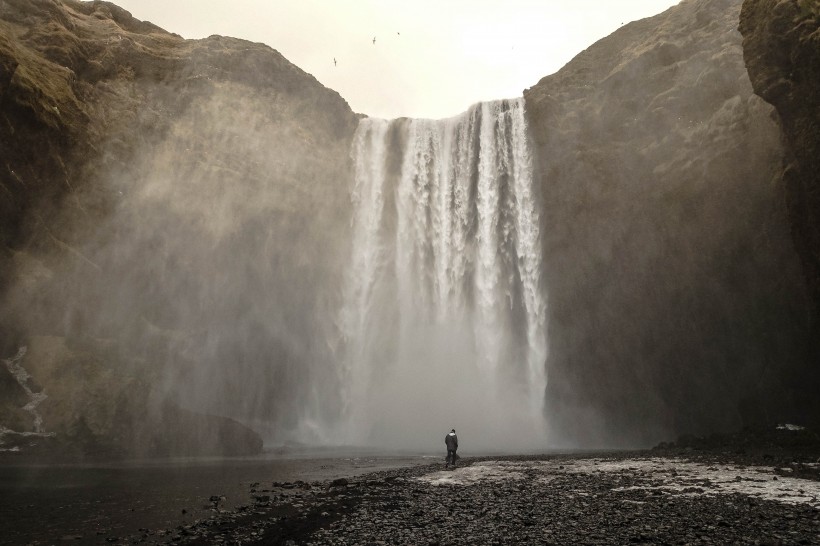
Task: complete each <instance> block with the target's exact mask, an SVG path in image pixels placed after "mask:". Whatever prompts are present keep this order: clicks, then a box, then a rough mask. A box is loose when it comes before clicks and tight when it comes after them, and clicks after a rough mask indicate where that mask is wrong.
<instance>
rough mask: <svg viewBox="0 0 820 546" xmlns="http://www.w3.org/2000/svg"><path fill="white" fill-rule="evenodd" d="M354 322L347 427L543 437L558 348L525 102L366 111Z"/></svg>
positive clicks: (360, 150)
mask: <svg viewBox="0 0 820 546" xmlns="http://www.w3.org/2000/svg"><path fill="white" fill-rule="evenodd" d="M351 153H352V157H353V160H354V164H355V187H354V191H353V195H352V200H353V206H354V217H353V245H352V257H351V261H350V268H349V270H348V271H347V277H346V292H345V294H344V305H343V309H342V311H341V315H340V319H339V323H340V327H341V330H342V335H343V354H342V356H341V360H342V363H341V365H340V368H339V373H340V385H341V388H342V393H341V394H342V396H341V400H342V401H343V404H344V407H343V408H342V412H341V422H342V426H341V427H340V428H339V430H338V432H339V435H340V440H341V441H343V442H346V443H353V444H377V445H387V446H393V447H419V446H424V445H434V444H435V445H437V444H438V443H440V442H439V440H441V439H440V438H438V436H442V438H443V433H444V432H446V431H449V429H450V428H452V427H456V428H457V429H460V430H459V434H460V436H461V437H463V438H464V439H463V440H462V442H463V443H465V445H472V446H473V447H475V448H478V447H481V448H482V449H502V450H503V449H519V450H520V449H524V448H526V447H527V446H530V447H533V448H536V447H539V446H542V445H543V438H544V437H545V434H546V431H545V421H544V416H543V396H544V391H545V388H546V381H547V378H546V373H545V369H544V361H545V358H546V353H547V346H546V339H545V336H546V327H545V305H546V303H545V298H544V296H543V294H542V290H541V284H540V271H541V247H540V243H539V218H538V205H537V203H536V199H535V196H534V191H533V180H532V159H531V155H530V148H529V144H528V137H527V125H526V117H525V112H524V101H523V99H513V100H502V101H495V102H487V103H481V104H477V105H474V106H473V107H471V108H470V109H469V110H468V111H467V112H465V113H463V114H461V115H459V116H456V117H453V118H449V119H445V120H426V119H397V120H392V121H387V120H382V119H370V118H365V119H362V120H361V121H360V124H359V127H358V130H357V132H356V135H355V139H354V143H353V148H352V152H351Z"/></svg>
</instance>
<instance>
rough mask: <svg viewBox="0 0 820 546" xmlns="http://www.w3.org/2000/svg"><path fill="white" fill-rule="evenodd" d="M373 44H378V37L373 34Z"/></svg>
mask: <svg viewBox="0 0 820 546" xmlns="http://www.w3.org/2000/svg"><path fill="white" fill-rule="evenodd" d="M373 45H376V37H375V36H373Z"/></svg>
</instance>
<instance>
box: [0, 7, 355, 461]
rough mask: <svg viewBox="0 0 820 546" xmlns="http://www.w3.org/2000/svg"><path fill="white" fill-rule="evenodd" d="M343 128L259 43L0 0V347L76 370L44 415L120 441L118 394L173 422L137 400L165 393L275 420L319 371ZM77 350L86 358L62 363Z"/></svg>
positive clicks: (286, 417) (341, 235)
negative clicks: (24, 350) (23, 349)
mask: <svg viewBox="0 0 820 546" xmlns="http://www.w3.org/2000/svg"><path fill="white" fill-rule="evenodd" d="M356 124H357V117H356V115H354V113H353V112H352V111H351V110H350V108H349V106H348V105H347V103H346V102H345V101H344V100H343V99H342V98H341V97H340V96H339V95H338V94H337V93H335V92H334V91H331V90H329V89H326V88H324V87H322V86H321V85H320V84H319V83H318V82H317V81H316V80H315V79H314V78H313V77H312V76H310V75H309V74H306V73H304V72H303V71H301V70H300V69H298V68H297V67H295V66H294V65H292V64H291V63H289V62H288V61H287V60H286V59H284V58H283V57H282V56H281V55H280V54H279V53H277V52H276V51H274V50H272V49H270V48H269V47H267V46H264V45H262V44H254V43H250V42H246V41H242V40H236V39H231V38H223V37H219V36H212V37H210V38H207V39H204V40H196V41H189V40H183V39H182V38H180V37H179V36H177V35H174V34H170V33H168V32H165V31H164V30H162V29H160V28H158V27H156V26H154V25H152V24H150V23H146V22H142V21H138V20H136V19H134V18H133V17H131V15H130V14H129V13H128V12H126V11H124V10H122V9H121V8H118V7H117V6H115V5H113V4H110V3H107V2H75V1H70V0H66V1H56V0H33V1H29V0H0V286H2V287H3V289H2V293H0V302H1V303H2V304H1V305H0V350H2V353H0V354H1V355H2V356H4V357H7V356H10V355H13V354H14V353H15V352H16V350H17V348H18V347H19V346H24V345H26V346H29V348H30V349H31V350H30V351H29V353H28V354H27V355H26V357H25V359H24V361H23V366H26V367H28V368H31V369H52V368H53V369H55V370H60V371H59V373H55V374H51V375H50V376H49V377H52V378H53V379H54V381H58V379H57V378H58V377H59V378H61V379H60V381H66V380H68V381H71V379H70V378H71V377H72V376H73V377H74V378H75V379H76V380H77V384H76V385H69V386H70V387H71V388H73V391H71V389H69V390H70V391H71V392H74V394H72V395H71V396H69V392H68V391H64V390H63V387H62V386H60V385H59V384H57V383H55V384H44V385H43V387H44V389H45V392H47V393H48V392H53V393H54V396H50V397H49V398H48V399H46V401H44V402H43V403H42V410H43V412H44V415H47V416H50V417H51V418H50V421H51V422H50V423H49V419H45V428H46V430H58V429H59V430H64V431H67V430H71V429H72V427H74V428H76V427H77V426H79V425H78V423H82V426H81V427H80V428H84V427H85V428H88V429H89V431H90V432H89V434H91V435H92V436H94V437H98V436H99V437H114V436H117V435H123V434H124V433H123V432H122V431H119V432H115V431H116V430H117V429H118V427H120V426H123V425H124V423H125V421H128V420H129V419H132V418H133V415H131V416H130V417H129V416H125V415H124V413H128V412H123V411H120V410H118V409H117V408H118V407H120V408H122V407H131V408H132V409H131V410H130V413H131V414H134V415H142V414H141V413H140V411H145V412H149V413H146V415H149V414H150V415H156V416H157V418H159V419H165V422H164V423H163V424H168V423H176V425H174V426H176V427H177V428H178V429H179V430H182V429H187V428H188V427H187V426H184V425H182V424H181V423H183V421H184V422H185V423H188V424H190V423H191V422H192V421H191V419H190V418H189V417H186V416H182V417H180V415H181V414H179V413H178V411H177V410H168V411H170V412H171V413H173V415H170V414H169V415H166V416H164V417H163V415H161V414H156V413H154V414H151V413H150V412H155V410H156V409H157V408H159V409H160V410H161V409H162V408H168V407H172V406H168V405H167V403H168V402H169V401H170V402H172V403H173V404H181V405H182V406H184V407H188V408H192V409H195V410H197V411H200V412H204V413H214V414H220V415H225V416H231V417H235V418H237V419H239V420H243V421H244V422H246V423H247V422H249V421H250V419H251V417H252V416H254V417H256V416H264V417H265V418H270V419H271V422H272V423H275V425H273V426H275V427H279V428H280V429H283V430H286V429H287V428H288V427H293V426H295V424H296V422H297V421H298V418H299V417H300V415H299V411H300V410H298V409H297V408H299V407H301V406H304V405H305V404H303V402H304V400H305V399H309V398H310V396H314V397H315V396H318V395H319V394H317V392H316V388H315V387H312V386H311V385H312V384H313V385H315V384H325V385H328V386H329V387H330V386H332V381H333V379H334V377H335V374H334V373H333V371H332V369H330V368H329V367H328V366H326V364H327V360H328V358H329V356H328V355H329V353H330V350H331V349H330V347H329V345H328V343H329V339H330V337H331V336H330V335H329V334H328V332H329V330H330V329H331V326H332V325H331V324H329V322H330V321H331V320H332V313H330V310H332V309H335V306H336V302H335V299H336V297H337V289H338V281H339V274H338V271H339V269H340V264H341V262H342V260H343V259H345V258H346V252H347V243H346V240H347V237H346V236H345V233H346V229H347V228H348V225H349V216H348V215H349V210H347V207H344V206H340V204H343V203H346V202H347V201H348V195H349V188H350V178H351V175H350V158H349V144H350V139H351V138H352V134H353V132H354V130H355V128H356ZM43 340H56V341H50V342H48V343H47V344H46V345H47V346H60V347H64V350H62V351H59V352H58V354H57V355H56V356H55V355H54V354H52V353H49V352H48V351H45V352H44V351H41V350H39V349H38V347H40V346H41V345H42V344H43V343H45V342H44V341H43ZM60 340H63V341H60ZM331 341H332V340H331ZM47 354H51V355H52V356H51V357H49V358H50V359H49V358H47V357H46V356H45V355H47ZM77 355H80V356H77ZM43 359H46V361H48V362H50V364H48V365H46V364H44V363H43V362H44V361H43ZM82 362H85V363H88V365H89V366H91V367H92V368H94V369H97V370H100V373H89V374H83V373H80V371H79V368H78V369H77V372H76V373H75V374H72V372H71V371H70V370H72V369H73V368H72V367H76V366H78V365H79V364H78V363H82ZM322 374H324V375H322ZM103 376H104V377H105V379H101V378H102V377H103ZM134 382H136V383H134ZM132 384H133V385H136V386H135V387H134V388H133V389H132V388H126V387H127V386H128V385H132ZM108 389H113V391H112V394H111V397H110V400H106V396H105V395H104V394H102V392H103V391H105V390H108ZM57 392H63V393H64V394H65V395H66V396H64V397H62V399H61V400H60V399H58V398H59V397H58V396H56V393H57ZM118 392H123V393H125V394H123V396H120V395H118V394H116V393H118ZM83 393H85V394H83ZM94 393H97V394H94ZM129 393H130V394H129ZM294 400H299V402H300V403H299V404H297V403H294ZM66 404H68V406H66ZM143 406H145V407H143ZM147 406H151V407H147ZM138 407H143V410H138V409H136V408H138ZM9 411H11V409H10V410H9ZM118 411H119V413H117V412H118ZM12 413H13V412H12ZM61 415H62V416H73V417H70V418H68V417H65V418H63V417H59V416H61ZM117 415H119V416H120V417H122V419H120V418H119V417H116V416H117ZM186 415H187V414H186ZM66 419H68V421H67V420H66ZM118 419H119V420H118ZM69 421H70V422H69ZM211 421H212V422H211V423H210V424H207V423H204V421H203V426H204V427H206V429H209V427H210V429H213V430H214V435H215V436H216V437H227V436H226V434H227V433H225V432H224V430H223V432H219V431H218V430H217V429H219V430H222V429H224V427H225V426H226V425H224V424H220V425H219V427H216V428H214V426H215V425H214V423H215V421H213V420H211ZM125 424H127V423H125ZM211 425H214V426H211ZM50 426H51V429H50V428H49V427H50ZM220 427H222V429H220ZM263 432H266V431H263ZM134 434H135V435H137V436H139V435H140V434H141V433H138V431H134ZM163 434H165V433H163ZM197 434H198V433H191V434H188V436H190V439H189V440H190V441H188V442H187V445H188V447H189V448H191V449H193V446H195V445H197V442H199V440H198V439H197V438H198V437H197ZM201 435H202V436H203V437H204V435H206V434H205V433H202V434H201ZM163 438H165V437H164V436H163ZM166 440H167V438H166V439H165V440H163V439H160V440H157V442H159V444H162V445H158V447H157V449H155V450H154V451H158V452H160V451H163V450H164V451H166V452H167V451H168V450H169V449H170V448H168V447H167V444H168V442H167V441H166ZM147 441H148V440H146V442H147ZM182 443H183V444H185V443H186V442H182ZM199 443H200V444H202V445H205V444H203V442H199ZM245 443H250V444H253V442H252V441H250V440H249V441H248V442H243V444H245ZM120 444H123V445H125V444H128V442H127V441H125V440H123V441H122V442H120ZM163 446H164V447H163ZM223 447H224V446H223ZM183 451H184V450H183ZM194 451H195V449H194ZM209 451H214V449H209ZM217 451H218V450H217Z"/></svg>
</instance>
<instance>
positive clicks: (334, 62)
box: [333, 57, 336, 66]
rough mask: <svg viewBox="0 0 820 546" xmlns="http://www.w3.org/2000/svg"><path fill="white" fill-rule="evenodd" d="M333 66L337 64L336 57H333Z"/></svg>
mask: <svg viewBox="0 0 820 546" xmlns="http://www.w3.org/2000/svg"><path fill="white" fill-rule="evenodd" d="M333 66H336V57H333Z"/></svg>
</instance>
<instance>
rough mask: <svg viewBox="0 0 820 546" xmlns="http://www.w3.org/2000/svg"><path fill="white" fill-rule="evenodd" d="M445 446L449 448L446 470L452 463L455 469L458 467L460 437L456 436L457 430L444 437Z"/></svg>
mask: <svg viewBox="0 0 820 546" xmlns="http://www.w3.org/2000/svg"><path fill="white" fill-rule="evenodd" d="M444 444H445V445H446V446H447V458H446V459H445V464H444V466H445V468H446V467H449V466H450V463H451V462H452V464H453V468H455V466H456V457H457V455H456V450H457V449H458V436H456V429H453V430H451V431H450V433H449V434H448V435H447V436H445V437H444Z"/></svg>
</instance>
